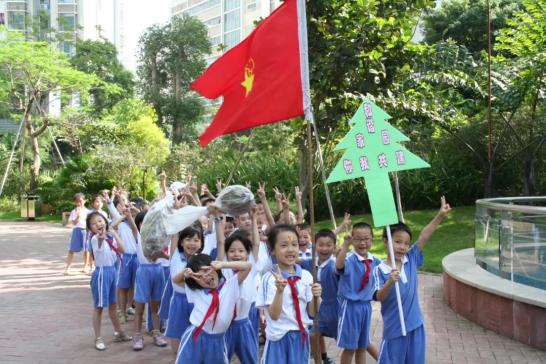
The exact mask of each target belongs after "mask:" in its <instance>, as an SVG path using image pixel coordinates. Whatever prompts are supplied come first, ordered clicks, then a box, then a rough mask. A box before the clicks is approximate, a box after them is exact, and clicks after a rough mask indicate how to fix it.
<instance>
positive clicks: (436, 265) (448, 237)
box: [315, 206, 475, 273]
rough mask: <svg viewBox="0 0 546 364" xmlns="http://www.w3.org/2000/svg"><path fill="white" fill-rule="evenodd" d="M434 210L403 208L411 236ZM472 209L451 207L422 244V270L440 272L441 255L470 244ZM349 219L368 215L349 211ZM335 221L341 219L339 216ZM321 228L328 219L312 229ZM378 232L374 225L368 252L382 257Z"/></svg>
mask: <svg viewBox="0 0 546 364" xmlns="http://www.w3.org/2000/svg"><path fill="white" fill-rule="evenodd" d="M436 212H437V210H419V211H406V212H404V218H405V220H406V224H408V226H409V227H410V228H411V229H412V232H413V238H414V240H416V239H417V238H418V237H419V233H420V232H421V230H422V229H423V228H424V227H425V226H426V225H427V224H428V223H429V221H430V220H432V218H433V217H434V216H435V215H436ZM474 213H475V207H474V206H462V207H456V208H453V210H452V211H451V212H450V213H449V215H448V216H447V217H446V218H445V219H444V221H443V222H442V223H441V224H440V226H439V227H438V229H436V231H435V232H434V234H433V235H432V237H431V238H430V240H429V242H428V244H427V246H426V247H425V250H424V254H425V264H424V266H423V268H422V269H423V270H425V271H428V272H436V273H441V272H442V259H443V258H444V257H445V256H446V255H448V254H449V253H452V252H454V251H457V250H461V249H465V248H472V247H474ZM351 220H352V222H353V223H356V222H361V221H365V222H368V223H371V222H372V218H371V215H369V214H367V215H353V216H351ZM339 222H341V219H340V220H339ZM339 222H338V223H339ZM322 228H331V223H330V220H323V221H319V222H318V223H317V224H316V226H315V231H317V230H319V229H322ZM382 233H383V230H382V229H374V232H373V234H374V243H373V246H372V253H373V254H375V255H377V256H378V257H380V258H386V256H387V253H386V248H385V245H384V244H383V242H382V239H381V236H382ZM342 235H343V234H342ZM338 243H340V242H338Z"/></svg>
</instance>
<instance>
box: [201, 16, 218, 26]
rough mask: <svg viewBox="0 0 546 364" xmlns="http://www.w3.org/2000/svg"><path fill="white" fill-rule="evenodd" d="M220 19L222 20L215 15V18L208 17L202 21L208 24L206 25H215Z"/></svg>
mask: <svg viewBox="0 0 546 364" xmlns="http://www.w3.org/2000/svg"><path fill="white" fill-rule="evenodd" d="M220 21H222V17H221V16H217V17H216V18H212V19H209V20H206V21H204V22H203V23H204V24H205V25H206V26H208V27H213V26H215V25H218V24H220Z"/></svg>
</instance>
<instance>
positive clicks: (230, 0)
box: [224, 0, 241, 12]
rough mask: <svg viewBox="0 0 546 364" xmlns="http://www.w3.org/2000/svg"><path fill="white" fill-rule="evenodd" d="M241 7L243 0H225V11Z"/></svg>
mask: <svg viewBox="0 0 546 364" xmlns="http://www.w3.org/2000/svg"><path fill="white" fill-rule="evenodd" d="M240 7H241V0H224V11H225V12H228V11H230V10H233V9H238V8H240Z"/></svg>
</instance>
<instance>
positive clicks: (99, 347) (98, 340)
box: [95, 336, 106, 351]
mask: <svg viewBox="0 0 546 364" xmlns="http://www.w3.org/2000/svg"><path fill="white" fill-rule="evenodd" d="M95 349H97V350H99V351H103V350H106V344H105V343H104V340H103V339H102V337H100V336H99V337H97V338H96V339H95Z"/></svg>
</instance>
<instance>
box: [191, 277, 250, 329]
mask: <svg viewBox="0 0 546 364" xmlns="http://www.w3.org/2000/svg"><path fill="white" fill-rule="evenodd" d="M220 284H222V283H220ZM208 291H209V290H208V289H191V288H189V287H186V296H187V297H188V302H190V303H193V310H192V311H191V314H190V323H191V324H192V325H193V326H195V327H199V326H200V325H201V322H202V321H203V319H204V318H205V315H206V313H207V311H208V309H209V307H210V304H211V302H212V294H210V293H208ZM239 293H240V292H239V278H238V276H237V274H235V275H234V276H233V277H231V278H229V279H227V280H225V281H224V284H223V286H222V288H221V289H220V292H219V293H218V297H219V298H220V304H219V307H218V315H217V316H216V322H214V314H213V315H212V316H210V317H209V319H208V320H207V321H206V322H205V325H203V331H205V332H206V333H209V334H221V333H224V332H226V331H227V329H228V328H229V325H231V321H233V310H234V308H235V304H236V303H237V300H238V299H239Z"/></svg>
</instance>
